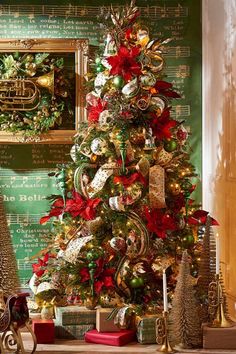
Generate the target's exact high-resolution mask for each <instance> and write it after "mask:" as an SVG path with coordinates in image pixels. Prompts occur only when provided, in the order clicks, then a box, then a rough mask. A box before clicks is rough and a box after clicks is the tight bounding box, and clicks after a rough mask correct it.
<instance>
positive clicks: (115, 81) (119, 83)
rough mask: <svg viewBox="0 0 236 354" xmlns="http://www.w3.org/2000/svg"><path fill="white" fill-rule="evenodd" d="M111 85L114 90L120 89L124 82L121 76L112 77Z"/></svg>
mask: <svg viewBox="0 0 236 354" xmlns="http://www.w3.org/2000/svg"><path fill="white" fill-rule="evenodd" d="M113 84H114V86H115V87H116V88H118V89H121V88H122V87H123V86H124V84H125V81H124V79H123V77H122V76H119V75H118V76H115V77H114V79H113Z"/></svg>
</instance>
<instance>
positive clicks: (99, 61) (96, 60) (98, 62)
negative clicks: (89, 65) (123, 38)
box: [95, 57, 102, 65]
mask: <svg viewBox="0 0 236 354" xmlns="http://www.w3.org/2000/svg"><path fill="white" fill-rule="evenodd" d="M101 61H102V60H101V58H99V57H97V58H96V59H95V63H96V64H97V65H98V64H101Z"/></svg>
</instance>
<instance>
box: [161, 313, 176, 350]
mask: <svg viewBox="0 0 236 354" xmlns="http://www.w3.org/2000/svg"><path fill="white" fill-rule="evenodd" d="M167 319H168V312H167V311H164V312H163V316H162V317H160V318H158V319H157V320H156V338H157V344H160V345H161V347H160V348H158V349H157V352H160V353H175V352H176V350H174V349H173V348H172V346H171V345H170V342H169V338H168V325H167Z"/></svg>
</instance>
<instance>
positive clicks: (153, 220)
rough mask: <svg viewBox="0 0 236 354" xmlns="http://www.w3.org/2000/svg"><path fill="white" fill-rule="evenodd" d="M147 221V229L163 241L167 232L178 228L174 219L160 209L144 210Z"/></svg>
mask: <svg viewBox="0 0 236 354" xmlns="http://www.w3.org/2000/svg"><path fill="white" fill-rule="evenodd" d="M144 212H145V217H146V219H147V229H148V230H149V231H150V232H154V233H155V234H156V235H157V236H158V237H159V238H162V239H165V238H166V237H167V232H168V231H175V230H177V229H178V226H177V224H176V222H175V220H174V218H173V217H172V216H171V215H169V214H168V213H166V212H165V211H163V210H162V209H152V210H149V209H148V208H147V207H146V208H145V209H144Z"/></svg>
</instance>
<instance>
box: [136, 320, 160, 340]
mask: <svg viewBox="0 0 236 354" xmlns="http://www.w3.org/2000/svg"><path fill="white" fill-rule="evenodd" d="M157 318H158V316H156V315H153V316H152V315H150V316H143V317H138V318H137V319H136V326H137V339H138V342H139V343H141V344H155V343H156V319H157Z"/></svg>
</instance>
